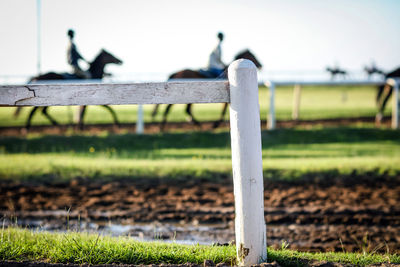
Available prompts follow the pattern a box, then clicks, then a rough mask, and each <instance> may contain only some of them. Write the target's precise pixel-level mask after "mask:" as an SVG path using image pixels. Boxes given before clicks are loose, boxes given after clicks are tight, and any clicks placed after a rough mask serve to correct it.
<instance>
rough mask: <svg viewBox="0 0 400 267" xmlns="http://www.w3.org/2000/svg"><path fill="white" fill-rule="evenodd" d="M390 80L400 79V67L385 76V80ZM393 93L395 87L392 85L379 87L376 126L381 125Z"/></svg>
mask: <svg viewBox="0 0 400 267" xmlns="http://www.w3.org/2000/svg"><path fill="white" fill-rule="evenodd" d="M388 78H400V67H399V68H397V69H395V70H394V71H392V72H389V73H387V74H386V75H385V79H388ZM392 92H393V86H391V85H390V84H384V85H380V86H378V93H377V95H376V104H377V106H378V113H377V114H376V116H375V122H376V124H378V125H379V124H380V123H381V121H382V118H383V111H384V109H385V106H386V103H387V101H388V100H389V98H390V96H391V95H392Z"/></svg>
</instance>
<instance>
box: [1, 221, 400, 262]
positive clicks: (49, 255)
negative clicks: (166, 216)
mask: <svg viewBox="0 0 400 267" xmlns="http://www.w3.org/2000/svg"><path fill="white" fill-rule="evenodd" d="M0 241H1V242H0V260H3V261H6V260H8V261H42V262H51V263H75V264H84V263H88V264H111V263H118V264H135V265H137V264H162V263H167V264H184V263H195V264H202V263H203V262H204V260H212V261H213V262H214V263H216V264H218V263H225V264H227V265H234V264H236V249H235V246H204V245H180V244H177V243H162V242H138V241H135V240H134V239H132V238H129V237H111V236H107V235H100V234H97V235H96V234H88V233H76V232H67V233H49V232H39V231H30V230H24V229H19V228H5V229H1V230H0ZM268 261H277V262H278V263H279V264H280V265H281V266H299V265H305V264H306V263H307V262H310V261H330V262H340V263H343V264H352V265H358V266H362V265H368V264H377V263H389V262H390V263H400V255H397V254H395V255H390V254H386V255H382V254H375V253H363V254H358V253H303V252H296V251H291V250H287V249H281V250H274V249H268Z"/></svg>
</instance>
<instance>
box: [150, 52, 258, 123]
mask: <svg viewBox="0 0 400 267" xmlns="http://www.w3.org/2000/svg"><path fill="white" fill-rule="evenodd" d="M241 58H243V59H248V60H250V61H252V62H253V63H254V64H255V65H256V67H257V68H258V69H261V68H262V65H261V63H260V62H259V61H258V60H257V58H256V57H255V56H254V54H253V53H252V52H250V50H248V49H246V50H244V51H242V52H240V53H238V54H237V55H236V56H235V58H234V60H237V59H241ZM227 70H228V68H227V67H226V68H225V71H224V75H223V76H225V77H226V76H227V75H226V73H227ZM219 78H221V77H218V78H217V79H219ZM171 79H212V78H210V77H209V76H208V75H207V73H206V72H205V71H203V70H191V69H184V70H181V71H178V72H175V73H173V74H171V75H170V76H169V78H168V80H171ZM172 105H173V104H168V105H167V107H166V109H165V111H164V114H163V119H162V122H161V125H160V129H161V131H163V130H164V127H165V124H166V122H167V116H168V113H169V111H170V109H171V107H172ZM227 107H228V104H227V103H225V104H224V107H223V109H222V112H221V116H220V119H219V120H217V121H215V122H214V124H213V128H217V127H218V126H219V125H220V123H222V122H223V120H224V117H225V113H226V110H227ZM158 109H159V104H156V105H155V106H154V109H153V112H152V114H151V116H152V119H153V121H154V118H155V116H156V115H157V112H158ZM186 114H187V115H188V116H189V122H191V123H192V124H194V125H196V126H198V127H199V126H200V122H199V121H198V120H196V119H195V118H194V116H193V114H192V104H187V105H186Z"/></svg>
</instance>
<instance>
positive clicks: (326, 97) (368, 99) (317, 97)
mask: <svg viewBox="0 0 400 267" xmlns="http://www.w3.org/2000/svg"><path fill="white" fill-rule="evenodd" d="M375 95H376V89H375V87H373V86H353V87H351V86H344V87H323V86H319V87H307V86H305V87H303V88H302V95H301V107H300V119H329V118H342V117H343V118H351V117H365V116H369V117H373V116H375V114H376V106H375ZM259 99H260V112H261V113H260V115H261V119H262V120H265V119H266V118H267V112H268V109H269V99H268V89H267V88H266V87H260V93H259ZM390 102H391V101H389V103H388V107H387V108H386V113H385V114H386V115H389V114H390V105H391V104H390ZM292 103H293V88H292V87H278V88H277V91H276V103H275V107H276V116H277V119H278V120H287V119H291V114H292ZM114 108H115V110H116V112H117V115H118V118H119V119H120V121H121V122H123V123H133V122H135V121H136V117H137V106H133V105H131V106H124V105H123V106H114ZM76 109H77V108H76V107H51V108H50V109H49V114H51V115H52V116H53V117H54V118H56V119H57V120H58V121H59V122H60V123H61V124H67V123H71V122H72V118H73V114H74V113H75V112H76ZM152 109H153V105H144V120H145V122H150V121H151V112H152ZM164 109H165V105H162V107H161V108H160V112H159V114H158V116H157V117H156V121H161V118H162V116H161V111H164ZM14 110H15V108H13V107H12V108H6V107H2V108H0V126H23V125H24V123H25V120H26V118H27V116H28V114H29V112H30V110H31V108H24V109H23V112H22V113H21V115H20V116H19V117H18V118H17V119H15V118H13V113H14ZM184 110H185V105H174V107H173V108H172V110H171V113H170V115H169V117H168V119H169V121H176V122H180V121H185V114H184ZM221 110H222V104H196V105H194V106H193V114H194V116H196V118H198V119H199V120H200V121H209V120H217V119H218V118H219V116H220V113H221ZM227 113H229V112H227ZM228 116H229V114H227V118H226V119H228ZM85 122H86V123H89V124H93V123H111V122H112V118H111V115H110V114H109V113H108V111H106V110H105V109H104V108H102V107H99V106H93V107H90V108H89V109H88V111H87V114H86V117H85ZM48 124H50V123H49V121H48V120H47V119H46V118H45V117H44V116H43V115H42V114H41V113H40V112H39V113H38V114H37V115H35V117H34V119H33V125H48Z"/></svg>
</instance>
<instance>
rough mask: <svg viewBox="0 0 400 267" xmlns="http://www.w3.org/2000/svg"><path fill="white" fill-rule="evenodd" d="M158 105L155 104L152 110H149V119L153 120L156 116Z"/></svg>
mask: <svg viewBox="0 0 400 267" xmlns="http://www.w3.org/2000/svg"><path fill="white" fill-rule="evenodd" d="M159 107H160V104H155V105H154V109H153V112H151V120H152V121H154V118H155V117H156V115H157V113H158V108H159Z"/></svg>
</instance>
